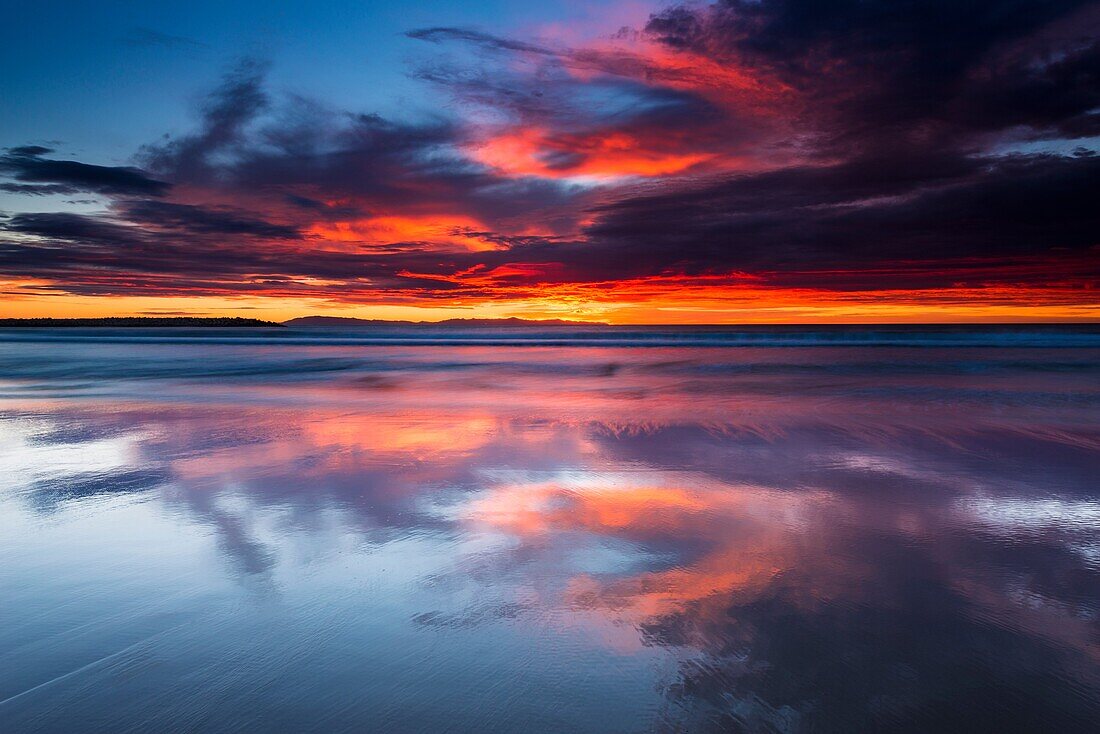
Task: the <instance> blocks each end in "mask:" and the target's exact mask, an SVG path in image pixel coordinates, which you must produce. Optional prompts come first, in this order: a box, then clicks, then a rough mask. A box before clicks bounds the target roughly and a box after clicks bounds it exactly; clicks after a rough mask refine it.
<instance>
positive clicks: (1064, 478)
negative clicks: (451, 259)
mask: <svg viewBox="0 0 1100 734" xmlns="http://www.w3.org/2000/svg"><path fill="white" fill-rule="evenodd" d="M131 334H132V332H131ZM872 341H873V340H872ZM484 342H485V340H477V341H475V342H473V343H462V341H461V340H455V339H453V338H452V337H448V343H446V344H434V345H432V344H424V343H423V339H421V340H420V341H417V342H416V345H409V344H405V343H402V342H394V343H376V340H375V341H371V340H360V341H359V342H356V341H355V340H354V339H351V340H350V341H349V339H347V338H336V337H332V336H329V337H327V338H324V339H320V340H318V339H317V338H312V337H304V338H301V339H295V338H290V337H286V338H280V339H275V340H272V339H267V338H259V337H256V338H250V337H249V336H248V335H247V334H244V335H243V336H242V335H240V334H235V335H225V336H224V337H223V338H209V337H204V336H202V335H201V334H200V335H196V336H191V337H187V338H180V337H179V336H178V333H176V334H167V333H164V334H160V335H159V336H158V335H156V334H154V335H150V334H145V335H144V336H143V337H142V338H134V337H133V336H130V335H127V336H118V335H116V337H115V338H111V337H104V336H103V335H99V336H97V335H96V334H94V333H93V334H91V335H88V334H75V333H74V334H72V335H57V334H39V335H38V336H35V334H31V333H29V332H22V333H20V334H19V335H16V336H11V333H10V332H9V333H8V335H7V336H5V335H0V722H3V723H2V724H0V729H3V730H4V731H57V732H73V731H103V732H122V731H198V730H201V731H231V730H232V731H236V730H253V731H276V730H278V731H307V730H310V731H343V730H348V731H370V730H373V731H470V732H474V731H477V732H482V731H523V732H533V731H569V732H583V731H596V732H603V731H616V732H618V731H711V730H714V731H811V730H812V731H866V730H885V731H968V732H972V731H1009V730H1013V731H1014V730H1031V731H1038V730H1046V731H1084V730H1088V729H1089V728H1090V727H1094V726H1095V722H1096V721H1098V720H1100V619H1098V616H1097V615H1098V614H1100V349H1098V348H1096V347H1095V346H1089V344H1091V342H1089V341H1088V340H1087V339H1086V340H1085V341H1084V342H1081V343H1080V344H1078V345H1077V346H1074V344H1073V343H1059V344H1058V348H1054V347H1049V346H1046V347H1044V346H1038V347H1029V346H1010V345H1011V344H1014V343H1017V342H1013V341H1012V340H1011V339H1008V340H1007V341H1005V340H1004V339H1000V341H998V340H996V339H995V340H993V341H992V342H991V341H989V340H986V341H985V342H980V341H979V342H974V343H979V344H983V346H969V347H955V346H952V347H946V346H919V347H918V346H909V345H907V344H906V343H905V342H904V340H902V342H901V343H900V344H899V343H897V342H895V341H891V342H889V345H886V346H816V347H810V346H786V347H772V346H752V345H749V346H739V347H730V346H724V347H710V346H674V345H669V344H667V343H665V342H661V341H659V340H658V341H656V342H654V341H652V340H650V341H649V342H647V343H648V344H649V346H648V347H647V348H644V349H641V348H634V347H632V346H622V345H618V344H614V343H612V344H608V345H602V346H601V345H593V344H585V345H583V346H580V345H576V344H573V343H562V344H560V345H558V346H553V347H535V346H529V345H528V346H520V345H515V344H514V343H512V342H505V343H498V344H491V345H487V344H485V343H484ZM883 343H886V342H883ZM1023 343H1024V344H1028V343H1031V342H1026V341H1025V342H1023Z"/></svg>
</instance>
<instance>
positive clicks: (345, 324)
mask: <svg viewBox="0 0 1100 734" xmlns="http://www.w3.org/2000/svg"><path fill="white" fill-rule="evenodd" d="M283 325H284V326H295V327H325V328H359V329H362V328H370V329H410V328H412V329H439V328H442V329H454V328H457V329H470V328H474V329H517V328H529V327H539V328H542V327H562V326H567V327H572V328H577V327H595V328H600V327H604V326H609V324H605V323H603V322H599V321H597V322H591V321H566V320H563V319H518V318H508V319H446V320H444V321H388V320H385V319H356V318H352V317H349V316H302V317H301V318H297V319H290V320H289V321H284V322H283Z"/></svg>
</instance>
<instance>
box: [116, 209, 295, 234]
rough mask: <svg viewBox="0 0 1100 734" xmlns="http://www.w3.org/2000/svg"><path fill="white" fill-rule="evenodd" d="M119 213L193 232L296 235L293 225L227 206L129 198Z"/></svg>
mask: <svg viewBox="0 0 1100 734" xmlns="http://www.w3.org/2000/svg"><path fill="white" fill-rule="evenodd" d="M122 214H123V215H124V217H125V219H126V220H127V221H130V222H134V223H138V224H144V225H147V226H150V227H155V228H164V229H173V230H178V231H181V232H190V233H195V234H221V235H244V236H250V237H268V238H275V239H286V238H296V237H298V236H300V232H299V231H298V230H297V228H295V227H291V226H286V225H281V224H273V223H271V222H266V221H264V220H262V219H259V218H253V217H251V216H249V215H248V214H247V213H246V212H240V211H236V210H233V209H229V208H227V207H218V208H211V207H200V206H192V205H188V204H173V203H170V202H167V201H136V202H128V203H127V204H126V205H125V207H124V209H123V210H122Z"/></svg>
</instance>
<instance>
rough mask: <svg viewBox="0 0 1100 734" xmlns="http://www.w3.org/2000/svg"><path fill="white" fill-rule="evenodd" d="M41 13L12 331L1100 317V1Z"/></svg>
mask: <svg viewBox="0 0 1100 734" xmlns="http://www.w3.org/2000/svg"><path fill="white" fill-rule="evenodd" d="M5 15H6V22H5V23H4V24H2V25H0V64H2V67H3V69H4V73H3V74H2V75H0V99H2V100H3V104H0V148H2V149H0V292H2V293H3V295H2V299H0V305H2V308H0V316H55V317H63V316H105V315H175V314H188V315H233V316H249V317H257V318H265V319H274V320H281V319H286V318H291V317H294V316H302V315H307V314H330V315H339V316H359V317H364V318H399V319H414V320H437V319H441V318H453V317H465V318H471V317H508V316H520V317H525V318H567V319H580V320H598V321H609V322H615V323H666V322H667V323H733V322H883V321H885V322H894V321H896V322H914V321H915V322H922V321H1045V320H1055V321H1070V320H1093V321H1095V320H1100V292H1098V290H1097V282H1098V277H1100V156H1097V151H1098V150H1100V2H1095V1H1094V2H1081V1H1076V0H1015V1H1013V2H1009V1H1008V0H999V1H982V0H976V1H975V2H961V1H960V0H942V1H941V0H925V1H924V2H907V1H905V0H900V1H897V2H885V1H884V2H871V1H858V0H758V1H757V0H724V1H723V2H718V3H715V4H705V3H691V4H675V3H667V2H641V1H634V0H628V1H626V2H580V1H579V0H546V1H545V2H539V3H520V2H503V1H498V2H491V1H483V0H481V1H477V2H473V1H470V2H454V1H451V2H442V1H430V2H418V3H393V2H325V3H313V2H287V1H275V0H273V1H271V2H258V1H255V0H246V1H245V2H240V3H225V2H218V3H215V2H207V1H206V0H196V1H194V2H189V3H186V4H184V3H179V4H177V3H137V2H102V3H72V2H56V1H54V0H45V1H44V2H40V3H34V4H31V3H20V4H16V5H15V6H13V7H10V8H8V9H7V10H6V13H5Z"/></svg>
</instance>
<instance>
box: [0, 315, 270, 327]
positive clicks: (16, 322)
mask: <svg viewBox="0 0 1100 734" xmlns="http://www.w3.org/2000/svg"><path fill="white" fill-rule="evenodd" d="M242 326H247V327H257V326H263V327H275V328H282V326H283V325H282V324H279V323H276V322H274V321H263V320H261V319H244V318H240V317H237V316H235V317H214V318H203V317H198V316H111V317H107V318H98V319H51V318H36V319H0V329H11V328H26V329H52V328H85V329H87V328H101V327H108V328H150V329H162V328H165V327H187V328H203V327H217V328H219V329H221V328H235V327H242Z"/></svg>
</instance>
